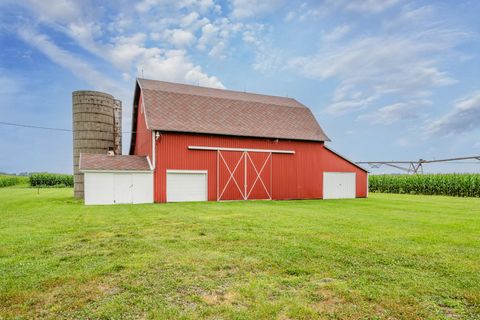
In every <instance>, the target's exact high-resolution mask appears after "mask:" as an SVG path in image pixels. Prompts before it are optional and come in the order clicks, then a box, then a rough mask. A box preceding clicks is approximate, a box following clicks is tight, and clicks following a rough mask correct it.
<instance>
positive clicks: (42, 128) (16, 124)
mask: <svg viewBox="0 0 480 320" xmlns="http://www.w3.org/2000/svg"><path fill="white" fill-rule="evenodd" d="M0 125H5V126H12V127H21V128H30V129H41V130H52V131H63V132H73V130H72V129H65V128H54V127H42V126H34V125H29V124H21V123H13V122H4V121H0ZM76 131H77V132H81V131H96V132H110V131H102V130H76ZM137 132H139V131H122V133H137Z"/></svg>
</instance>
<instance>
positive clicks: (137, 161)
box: [79, 153, 151, 171]
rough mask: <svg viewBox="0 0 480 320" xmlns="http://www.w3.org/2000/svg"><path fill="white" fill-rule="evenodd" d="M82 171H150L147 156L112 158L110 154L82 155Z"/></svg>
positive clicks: (116, 156)
mask: <svg viewBox="0 0 480 320" xmlns="http://www.w3.org/2000/svg"><path fill="white" fill-rule="evenodd" d="M79 169H80V171H85V170H129V171H150V170H151V168H150V163H149V162H148V160H147V157H146V156H120V155H115V156H110V155H108V154H91V153H82V154H80V164H79Z"/></svg>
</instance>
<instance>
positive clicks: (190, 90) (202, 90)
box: [136, 78, 306, 108]
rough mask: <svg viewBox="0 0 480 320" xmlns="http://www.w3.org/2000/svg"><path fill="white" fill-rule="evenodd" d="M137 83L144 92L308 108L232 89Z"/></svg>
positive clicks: (286, 99) (291, 100)
mask: <svg viewBox="0 0 480 320" xmlns="http://www.w3.org/2000/svg"><path fill="white" fill-rule="evenodd" d="M136 81H137V83H138V84H139V86H140V88H141V89H144V90H156V91H165V92H174V93H182V94H190V95H199V96H208V97H215V98H224V99H233V100H245V101H256V102H260V103H266V104H275V105H280V106H287V107H297V108H306V106H305V105H303V104H301V103H300V102H298V101H297V100H295V99H294V98H290V97H282V96H274V95H267V94H263V93H256V92H246V91H237V90H230V89H221V88H212V87H204V86H196V85H192V84H186V83H177V82H169V81H163V80H153V79H146V78H137V79H136Z"/></svg>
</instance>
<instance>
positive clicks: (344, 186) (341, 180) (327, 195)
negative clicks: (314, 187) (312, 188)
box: [323, 172, 356, 199]
mask: <svg viewBox="0 0 480 320" xmlns="http://www.w3.org/2000/svg"><path fill="white" fill-rule="evenodd" d="M355 194H356V193H355V172H324V173H323V199H349V198H355Z"/></svg>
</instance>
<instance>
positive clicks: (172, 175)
mask: <svg viewBox="0 0 480 320" xmlns="http://www.w3.org/2000/svg"><path fill="white" fill-rule="evenodd" d="M183 201H207V171H190V170H167V202H183Z"/></svg>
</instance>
